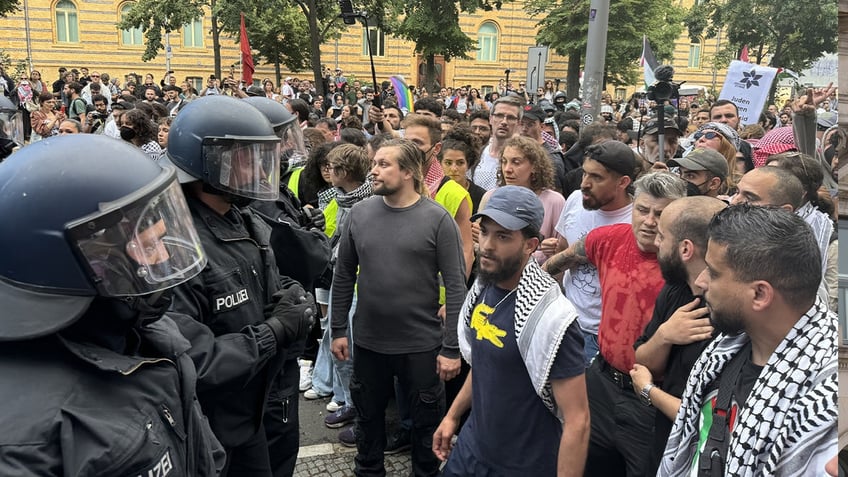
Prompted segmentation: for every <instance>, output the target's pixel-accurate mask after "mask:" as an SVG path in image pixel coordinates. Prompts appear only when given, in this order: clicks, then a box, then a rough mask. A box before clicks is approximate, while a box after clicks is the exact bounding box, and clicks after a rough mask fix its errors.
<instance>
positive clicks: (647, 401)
mask: <svg viewBox="0 0 848 477" xmlns="http://www.w3.org/2000/svg"><path fill="white" fill-rule="evenodd" d="M651 389H654V383H648V384H646V385H645V387H644V388H642V391H640V392H639V400H640V401H642V404H644V405H646V406H653V405H654V403H653V402H651Z"/></svg>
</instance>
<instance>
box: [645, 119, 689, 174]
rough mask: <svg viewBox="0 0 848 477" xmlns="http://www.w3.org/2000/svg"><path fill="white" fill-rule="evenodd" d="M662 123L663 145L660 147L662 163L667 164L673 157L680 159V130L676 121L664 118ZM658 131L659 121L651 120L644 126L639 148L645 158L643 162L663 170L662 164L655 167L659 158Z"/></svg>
mask: <svg viewBox="0 0 848 477" xmlns="http://www.w3.org/2000/svg"><path fill="white" fill-rule="evenodd" d="M663 123H664V124H663V125H664V128H663V129H664V141H663V143H664V144H663V146H662V147H663V160H662V162H663V163H667V162H668V161H670V160H671V159H673V158H675V157H680V156H681V155H682V153H683V151H681V150H680V146H679V145H678V143H679V140H680V128H679V127H678V126H677V119H676V118H672V117H666V118H665V121H664V122H663ZM659 131H660V125H659V121H657V120H656V119H653V120H651V121H650V122H649V123H648V125H647V126H645V131H644V132H643V133H642V139H640V140H639V148H640V152H641V153H642V155H643V156H644V157H645V160H647V161H648V162H650V163H651V164H654V167H655V168H660V169H665V168H666V167H664V166H665V165H664V164H662V163H661V165H657V161H659V158H660V144H659Z"/></svg>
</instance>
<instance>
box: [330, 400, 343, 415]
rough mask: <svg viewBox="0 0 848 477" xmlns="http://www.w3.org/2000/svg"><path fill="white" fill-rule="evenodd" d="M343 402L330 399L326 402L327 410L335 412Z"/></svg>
mask: <svg viewBox="0 0 848 477" xmlns="http://www.w3.org/2000/svg"><path fill="white" fill-rule="evenodd" d="M344 404H345V403H343V402H339V401H330V402H328V403H327V412H336V411H338V410H339V409H341V408H342V406H344Z"/></svg>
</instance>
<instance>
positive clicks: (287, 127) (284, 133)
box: [242, 96, 308, 175]
mask: <svg viewBox="0 0 848 477" xmlns="http://www.w3.org/2000/svg"><path fill="white" fill-rule="evenodd" d="M242 101H246V102H248V103H250V105H251V106H253V107H254V108H256V109H258V110H259V112H261V113H262V114H264V115H265V117H266V118H268V121H269V122H270V123H271V126H272V127H273V128H274V133H275V134H276V135H277V136H278V137H279V138H280V149H281V150H280V158H281V162H280V167H281V168H282V174H283V175H285V174H286V173H287V172H288V171H290V170H291V169H294V168H295V167H299V166H302V165H303V164H304V163H305V162H306V157H307V156H308V154H307V152H306V146H305V145H304V141H303V131H301V129H300V125H299V124H298V122H297V121H296V120H297V116H296V115H294V114H292V113H291V112H290V111H289V110H288V109H287V108H286V107H285V106H283V105H282V104H280V103H278V102H277V101H274V100H273V99H268V98H267V97H265V96H262V97H249V98H244V99H243V100H242Z"/></svg>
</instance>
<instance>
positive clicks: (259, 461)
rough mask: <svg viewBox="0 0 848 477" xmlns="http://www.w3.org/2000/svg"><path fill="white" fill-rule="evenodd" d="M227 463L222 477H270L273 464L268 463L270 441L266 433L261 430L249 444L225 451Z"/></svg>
mask: <svg viewBox="0 0 848 477" xmlns="http://www.w3.org/2000/svg"><path fill="white" fill-rule="evenodd" d="M225 450H226V451H227V463H226V464H224V470H223V471H222V472H221V477H270V476H271V464H270V463H269V462H268V441H267V440H266V439H265V432H264V431H263V430H262V429H260V430H259V432H257V433H256V434H254V435H253V437H251V438H250V439H249V440H248V441H247V442H245V443H244V444H242V445H240V446H238V447H232V448H228V449H225Z"/></svg>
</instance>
